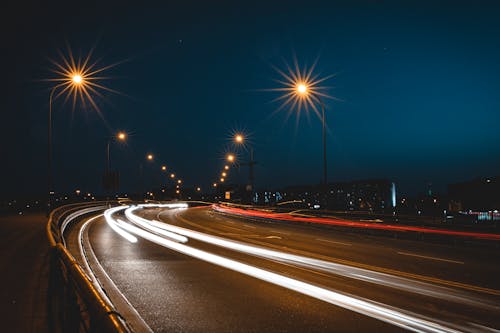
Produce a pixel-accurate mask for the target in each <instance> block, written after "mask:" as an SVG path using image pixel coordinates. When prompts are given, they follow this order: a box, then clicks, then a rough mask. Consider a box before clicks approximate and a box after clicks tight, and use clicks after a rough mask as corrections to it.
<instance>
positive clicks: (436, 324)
mask: <svg viewBox="0 0 500 333" xmlns="http://www.w3.org/2000/svg"><path fill="white" fill-rule="evenodd" d="M162 206H163V207H167V208H170V207H169V206H168V205H162ZM157 207H159V205H154V204H149V205H147V208H157ZM142 208H145V206H143V205H140V206H137V207H129V206H125V207H119V208H118V207H115V208H112V209H115V211H112V212H117V211H120V210H123V209H125V211H128V212H129V214H126V216H127V218H131V220H132V221H133V220H136V221H141V223H139V225H140V226H142V227H144V224H145V225H148V228H147V229H148V230H144V229H142V228H139V227H138V226H134V225H131V224H130V223H128V222H125V221H123V220H121V219H118V220H117V221H115V220H114V219H113V218H112V217H111V215H112V214H111V213H110V214H108V216H109V217H110V218H111V220H113V221H114V222H115V223H116V226H117V227H119V228H120V229H123V230H122V231H125V232H127V233H129V234H134V235H136V236H139V237H142V238H144V239H146V240H149V241H151V242H154V243H156V244H158V245H161V246H163V247H165V248H168V249H171V250H174V251H177V252H179V253H182V254H185V255H188V256H191V257H194V258H197V259H200V260H203V261H206V262H209V263H212V264H214V265H217V266H220V267H224V268H227V269H230V270H233V271H236V272H239V273H242V274H245V275H248V276H252V277H254V278H257V279H260V280H263V281H266V282H269V283H272V284H275V285H278V286H281V287H284V288H287V289H290V290H293V291H296V292H298V293H301V294H304V295H307V296H310V297H313V298H316V299H318V300H321V301H324V302H327V303H330V304H333V305H336V306H340V307H342V308H345V309H348V310H351V311H354V312H357V313H360V314H362V315H366V316H369V317H371V318H375V319H378V320H381V321H383V322H386V323H389V324H392V325H395V326H398V327H402V328H405V329H408V330H411V331H414V332H433V333H436V332H473V331H476V330H477V326H474V323H469V322H466V323H464V324H462V325H460V326H459V325H455V324H451V323H446V322H443V321H441V320H439V319H434V318H430V317H426V316H421V315H418V314H416V313H412V312H409V311H404V310H401V309H398V308H395V307H391V306H389V305H386V304H382V303H378V302H374V301H370V300H367V299H363V298H360V297H355V296H352V295H347V294H343V293H340V292H337V291H334V290H329V289H325V288H322V287H319V286H316V285H313V284H310V283H307V282H304V281H300V280H297V279H294V278H290V277H287V276H284V275H281V274H278V273H274V272H271V271H267V270H264V269H261V268H258V267H255V266H251V265H249V264H245V263H242V262H239V261H236V260H233V259H229V258H226V257H223V256H219V255H216V254H212V253H209V252H206V251H203V250H200V249H196V248H194V247H191V246H188V245H185V244H181V243H178V242H176V241H173V240H171V239H172V237H171V236H165V235H164V234H163V233H158V234H155V233H156V231H154V232H155V233H153V232H151V229H150V228H154V229H153V230H156V229H160V230H162V231H165V232H168V233H169V235H170V234H173V235H177V236H179V237H184V236H187V237H191V238H193V239H198V240H202V241H204V242H208V243H212V244H214V245H219V246H223V247H228V248H230V249H234V250H237V251H241V252H245V253H251V254H254V255H258V256H263V257H271V258H277V259H281V260H283V261H286V260H289V261H291V262H293V263H297V262H299V263H302V264H304V265H311V266H312V267H313V268H318V267H320V268H321V267H322V266H321V265H323V266H325V267H323V268H326V267H329V269H332V268H336V271H337V272H342V270H346V269H348V270H353V271H355V272H361V274H357V273H354V274H353V271H351V272H350V273H349V274H350V277H354V278H356V276H357V277H358V278H362V279H367V280H370V282H373V281H375V282H377V281H378V279H377V278H374V277H373V276H366V275H363V274H366V272H369V273H373V274H377V275H380V276H384V277H385V276H387V277H391V278H394V279H396V281H397V280H401V281H404V280H406V279H404V278H399V277H393V276H390V275H387V274H384V273H378V272H371V271H368V270H364V269H359V268H354V267H349V266H345V265H341V264H335V263H331V262H327V261H322V260H318V259H312V258H307V257H302V256H297V255H292V254H287V253H283V252H279V251H274V250H268V249H265V248H259V247H255V246H250V245H247V244H243V243H240V242H235V241H229V240H226V239H223V238H219V237H215V236H211V235H207V234H203V233H200V232H196V231H193V230H190V229H185V228H181V227H177V226H173V225H169V224H165V223H162V222H159V221H150V220H147V219H144V218H141V217H139V216H137V215H135V214H134V213H133V212H134V211H135V210H138V209H142ZM179 208H183V207H179ZM106 212H109V210H108V211H106ZM134 223H135V222H134ZM160 226H161V227H160ZM159 235H163V236H165V237H167V238H164V237H161V236H159ZM181 235H184V236H181ZM186 240H187V238H186ZM410 281H411V280H410ZM411 282H413V281H411ZM414 283H415V285H419V284H421V285H425V283H421V282H414ZM436 288H438V289H441V290H447V288H443V287H436ZM427 294H428V293H427Z"/></svg>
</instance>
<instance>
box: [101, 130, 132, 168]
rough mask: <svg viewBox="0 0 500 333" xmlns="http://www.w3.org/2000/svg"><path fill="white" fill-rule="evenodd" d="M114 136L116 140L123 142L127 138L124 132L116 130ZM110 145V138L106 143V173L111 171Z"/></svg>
mask: <svg viewBox="0 0 500 333" xmlns="http://www.w3.org/2000/svg"><path fill="white" fill-rule="evenodd" d="M114 138H115V139H116V140H118V141H122V142H125V140H127V134H126V133H125V132H118V133H117V134H116V135H115V137H114ZM110 145H111V139H108V144H107V145H106V172H108V173H109V172H110V171H111V157H110Z"/></svg>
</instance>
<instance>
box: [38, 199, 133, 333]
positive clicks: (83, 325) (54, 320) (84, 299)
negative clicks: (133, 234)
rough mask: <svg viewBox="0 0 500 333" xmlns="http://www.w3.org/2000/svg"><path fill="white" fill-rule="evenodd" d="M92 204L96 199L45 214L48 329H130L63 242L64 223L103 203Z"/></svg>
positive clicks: (103, 330)
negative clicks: (48, 244) (47, 258)
mask: <svg viewBox="0 0 500 333" xmlns="http://www.w3.org/2000/svg"><path fill="white" fill-rule="evenodd" d="M95 205H96V202H92V203H87V204H85V203H84V204H72V205H67V206H62V207H59V208H57V209H55V210H53V211H52V212H51V213H50V215H49V220H48V223H47V237H48V238H49V243H50V247H51V256H50V258H51V260H50V275H49V290H48V306H49V308H48V310H49V318H50V320H49V328H50V331H51V332H55V333H57V332H113V333H115V332H116V333H125V332H132V330H131V329H130V327H129V326H127V323H126V321H125V319H124V318H123V317H122V316H121V315H120V314H119V313H118V312H117V311H116V310H115V309H114V307H113V305H112V304H111V303H110V302H109V301H108V300H107V299H106V298H105V297H103V295H101V293H100V292H99V290H98V289H97V288H96V287H95V286H94V285H93V283H92V281H91V280H90V279H89V277H88V276H87V274H86V273H85V271H84V270H83V269H82V267H81V266H80V265H79V263H78V262H77V261H76V260H75V258H74V257H73V256H72V255H71V253H69V251H68V250H67V249H66V247H65V244H64V237H63V232H64V229H65V228H66V226H67V225H68V224H69V223H71V222H72V221H73V220H75V219H77V218H81V217H83V216H86V215H88V214H91V213H92V212H96V211H98V210H102V209H103V208H102V207H103V206H101V207H95ZM90 206H94V208H93V209H92V208H91V207H90ZM77 212H80V213H77Z"/></svg>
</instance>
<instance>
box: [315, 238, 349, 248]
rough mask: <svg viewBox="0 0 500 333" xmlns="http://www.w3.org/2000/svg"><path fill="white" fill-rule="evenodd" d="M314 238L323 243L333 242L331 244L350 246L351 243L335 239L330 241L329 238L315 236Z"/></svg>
mask: <svg viewBox="0 0 500 333" xmlns="http://www.w3.org/2000/svg"><path fill="white" fill-rule="evenodd" d="M316 240H317V241H320V242H325V243H333V244H340V245H345V246H352V244H351V243H343V242H337V241H332V240H329V239H323V238H316Z"/></svg>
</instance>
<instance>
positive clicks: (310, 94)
mask: <svg viewBox="0 0 500 333" xmlns="http://www.w3.org/2000/svg"><path fill="white" fill-rule="evenodd" d="M295 94H296V95H297V96H298V98H299V99H301V100H303V102H304V103H307V102H311V103H314V102H312V101H313V100H315V101H318V102H319V104H320V105H321V122H322V129H323V185H325V186H326V184H327V182H328V180H327V162H326V116H325V104H324V103H323V100H322V99H321V96H315V95H314V91H313V90H310V89H309V87H308V85H307V83H305V82H298V83H297V84H296V87H295ZM305 105H307V104H305ZM313 105H314V104H313Z"/></svg>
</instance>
